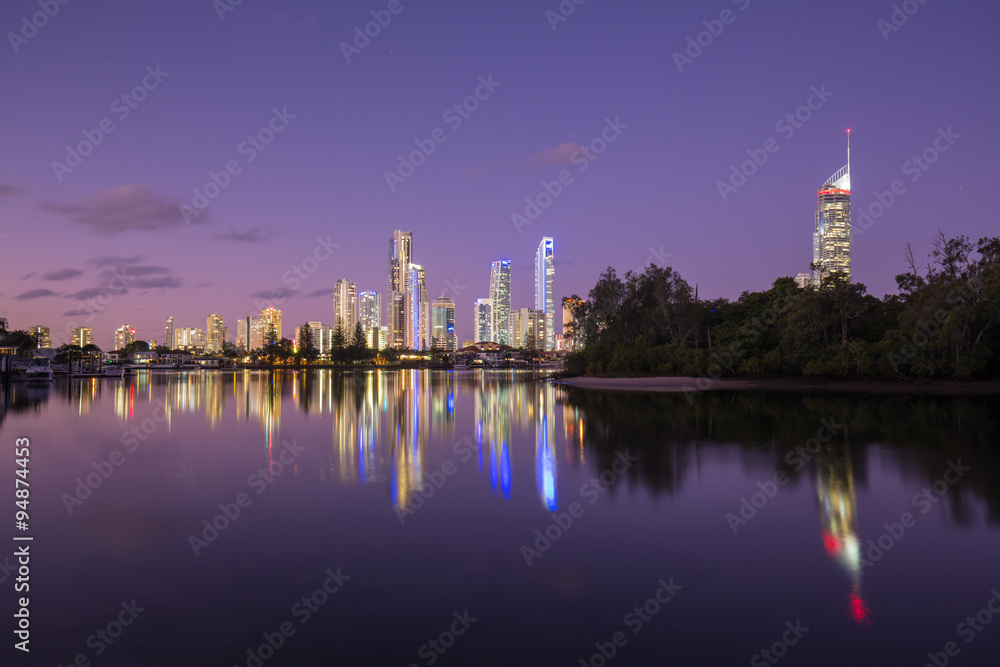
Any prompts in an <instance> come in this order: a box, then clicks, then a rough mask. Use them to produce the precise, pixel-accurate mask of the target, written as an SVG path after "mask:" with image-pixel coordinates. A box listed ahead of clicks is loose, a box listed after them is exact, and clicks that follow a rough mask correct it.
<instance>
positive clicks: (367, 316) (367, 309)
mask: <svg viewBox="0 0 1000 667" xmlns="http://www.w3.org/2000/svg"><path fill="white" fill-rule="evenodd" d="M358 319H359V320H360V322H361V330H362V331H363V332H364V334H365V337H366V338H367V339H368V340H369V341H371V342H370V343H369V347H371V348H373V349H376V350H377V349H379V348H378V347H376V346H377V344H378V330H379V327H381V326H382V295H381V294H379V293H378V292H361V293H360V294H359V295H358ZM372 331H375V334H374V335H373V334H372V333H371V332H372Z"/></svg>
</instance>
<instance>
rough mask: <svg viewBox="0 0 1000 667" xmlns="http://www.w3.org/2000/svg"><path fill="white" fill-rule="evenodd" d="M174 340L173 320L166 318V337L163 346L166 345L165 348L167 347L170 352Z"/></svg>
mask: <svg viewBox="0 0 1000 667" xmlns="http://www.w3.org/2000/svg"><path fill="white" fill-rule="evenodd" d="M175 338H176V337H175V335H174V318H172V317H168V318H167V331H166V337H165V338H164V340H163V344H164V345H166V346H167V347H169V348H170V349H171V350H172V349H174V340H175Z"/></svg>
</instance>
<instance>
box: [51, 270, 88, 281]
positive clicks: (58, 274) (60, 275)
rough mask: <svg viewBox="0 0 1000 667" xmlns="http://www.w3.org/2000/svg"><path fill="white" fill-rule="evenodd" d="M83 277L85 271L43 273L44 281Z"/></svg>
mask: <svg viewBox="0 0 1000 667" xmlns="http://www.w3.org/2000/svg"><path fill="white" fill-rule="evenodd" d="M82 275H83V271H79V270H77V269H59V270H58V271H49V272H48V273H43V274H42V280H70V279H71V278H76V277H78V276H82Z"/></svg>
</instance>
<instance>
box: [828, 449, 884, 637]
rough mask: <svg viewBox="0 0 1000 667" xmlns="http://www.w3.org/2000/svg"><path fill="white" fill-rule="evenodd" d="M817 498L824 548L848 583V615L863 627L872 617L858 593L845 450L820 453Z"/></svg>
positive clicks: (857, 550)
mask: <svg viewBox="0 0 1000 667" xmlns="http://www.w3.org/2000/svg"><path fill="white" fill-rule="evenodd" d="M816 495H817V499H818V501H819V507H820V514H821V518H822V521H823V546H824V547H825V549H826V552H827V554H829V555H830V557H831V558H834V559H835V560H836V561H837V562H838V563H840V566H841V567H842V568H843V569H844V570H845V571H846V572H847V574H848V576H849V577H850V580H851V591H850V594H849V596H848V600H849V603H848V614H849V615H850V617H851V618H852V619H853V620H854V621H855V622H856V623H858V624H859V625H862V626H866V625H868V624H869V623H870V620H871V614H870V610H869V608H868V603H867V602H865V599H864V598H863V597H862V593H861V574H862V572H861V546H860V542H859V540H858V526H857V496H856V493H855V489H854V466H853V463H852V460H851V453H850V451H849V450H848V449H847V447H846V446H843V445H827V446H826V447H825V449H824V450H823V451H821V452H820V455H819V457H818V460H817V464H816Z"/></svg>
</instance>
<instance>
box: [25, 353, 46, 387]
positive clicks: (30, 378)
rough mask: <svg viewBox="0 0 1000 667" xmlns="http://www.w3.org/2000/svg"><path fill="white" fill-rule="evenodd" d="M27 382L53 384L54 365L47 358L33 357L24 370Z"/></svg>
mask: <svg viewBox="0 0 1000 667" xmlns="http://www.w3.org/2000/svg"><path fill="white" fill-rule="evenodd" d="M24 379H25V381H26V382H52V364H50V363H49V360H48V359H47V358H46V357H32V359H31V362H30V363H28V367H27V368H26V369H24Z"/></svg>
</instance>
